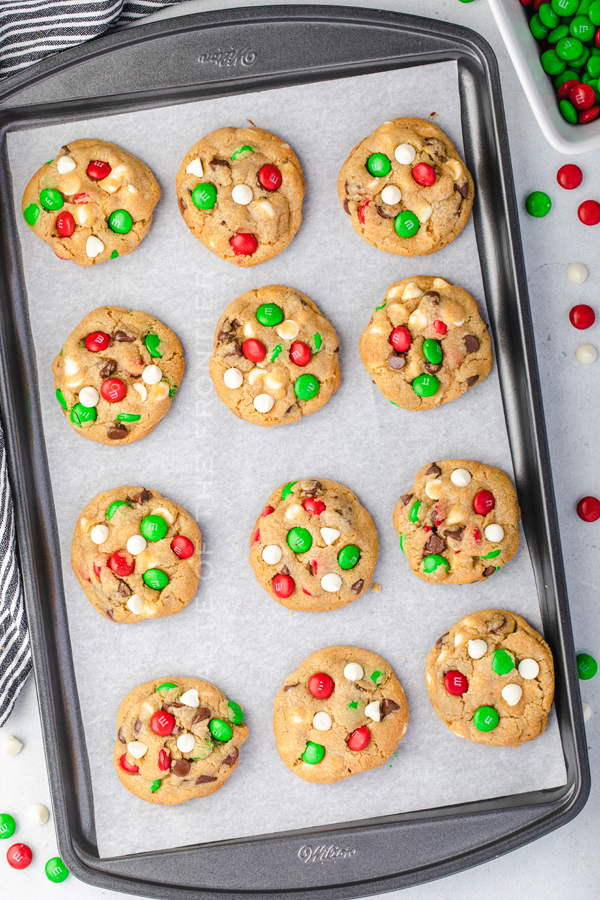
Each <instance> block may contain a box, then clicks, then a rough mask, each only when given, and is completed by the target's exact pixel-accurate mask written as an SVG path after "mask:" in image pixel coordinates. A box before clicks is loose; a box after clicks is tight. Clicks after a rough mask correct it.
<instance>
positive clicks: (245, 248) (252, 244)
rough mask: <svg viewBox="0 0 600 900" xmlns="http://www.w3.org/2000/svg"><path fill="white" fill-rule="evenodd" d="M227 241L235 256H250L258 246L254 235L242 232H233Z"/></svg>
mask: <svg viewBox="0 0 600 900" xmlns="http://www.w3.org/2000/svg"><path fill="white" fill-rule="evenodd" d="M229 243H230V244H231V249H232V250H233V252H234V253H235V255H236V256H252V254H253V253H254V252H255V250H256V248H257V247H258V241H257V240H256V238H255V237H254V235H253V234H244V233H243V232H238V233H237V234H234V235H233V237H232V238H231V239H230V241H229Z"/></svg>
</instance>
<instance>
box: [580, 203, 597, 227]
mask: <svg viewBox="0 0 600 900" xmlns="http://www.w3.org/2000/svg"><path fill="white" fill-rule="evenodd" d="M577 215H578V216H579V221H580V222H583V224H584V225H597V224H598V222H600V203H598V201H597V200H584V202H583V203H581V204H580V205H579V208H578V210H577Z"/></svg>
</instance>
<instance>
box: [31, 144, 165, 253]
mask: <svg viewBox="0 0 600 900" xmlns="http://www.w3.org/2000/svg"><path fill="white" fill-rule="evenodd" d="M159 197H160V188H159V186H158V182H157V180H156V178H155V177H154V175H153V174H152V172H151V171H150V169H149V168H148V166H147V165H146V164H145V163H143V162H142V161H141V160H139V159H137V158H136V157H135V156H133V155H132V154H131V153H128V152H127V150H123V149H122V148H121V147H117V145H116V144H109V143H107V142H106V141H99V140H96V139H91V138H86V139H84V140H79V141H70V142H69V144H65V146H64V147H61V148H60V150H59V152H58V154H57V156H56V157H55V158H54V159H51V160H50V162H47V163H46V164H45V165H44V166H42V168H41V169H39V170H38V171H37V172H36V173H35V175H34V176H33V178H32V179H31V181H30V182H29V184H28V185H27V187H26V188H25V193H24V194H23V217H24V219H25V221H26V222H27V224H28V225H29V227H30V228H31V230H32V231H33V233H34V234H37V236H38V237H39V238H41V239H42V240H43V241H45V242H46V243H47V244H49V245H50V246H51V247H52V249H53V250H54V252H55V253H56V255H57V256H58V258H59V259H70V260H72V261H73V262H74V263H75V264H76V265H77V266H95V265H96V264H97V263H100V262H104V261H105V260H107V259H116V258H117V257H118V256H127V254H128V253H133V251H134V250H135V248H136V247H137V246H138V244H139V243H140V241H141V240H142V238H143V237H145V236H146V234H147V232H148V229H149V228H150V223H151V222H152V210H153V209H154V207H155V206H156V204H157V203H158V199H159Z"/></svg>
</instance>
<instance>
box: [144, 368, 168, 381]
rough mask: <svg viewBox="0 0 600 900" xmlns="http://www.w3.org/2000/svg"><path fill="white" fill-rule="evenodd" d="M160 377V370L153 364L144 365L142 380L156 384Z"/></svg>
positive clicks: (161, 374) (161, 375)
mask: <svg viewBox="0 0 600 900" xmlns="http://www.w3.org/2000/svg"><path fill="white" fill-rule="evenodd" d="M162 377H163V373H162V371H161V370H160V369H159V368H158V366H155V365H150V366H146V368H145V369H144V371H143V372H142V381H145V382H146V384H158V382H159V381H160V380H161V379H162Z"/></svg>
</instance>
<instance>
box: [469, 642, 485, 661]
mask: <svg viewBox="0 0 600 900" xmlns="http://www.w3.org/2000/svg"><path fill="white" fill-rule="evenodd" d="M468 649H469V656H470V657H471V659H481V657H482V656H485V654H486V653H487V644H486V642H485V641H483V640H482V639H481V638H478V639H477V640H475V641H469V643H468Z"/></svg>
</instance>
